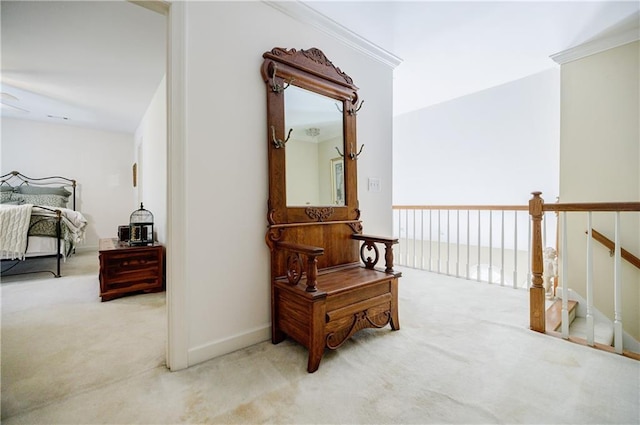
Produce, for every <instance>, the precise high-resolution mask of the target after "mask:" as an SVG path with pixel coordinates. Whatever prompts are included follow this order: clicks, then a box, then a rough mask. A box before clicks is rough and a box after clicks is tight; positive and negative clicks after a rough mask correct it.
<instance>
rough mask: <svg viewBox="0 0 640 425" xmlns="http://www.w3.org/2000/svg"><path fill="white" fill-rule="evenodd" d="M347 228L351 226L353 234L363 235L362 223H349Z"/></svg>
mask: <svg viewBox="0 0 640 425" xmlns="http://www.w3.org/2000/svg"><path fill="white" fill-rule="evenodd" d="M347 226H349V227H350V228H351V230H353V233H362V223H360V222H355V223H354V222H351V223H347Z"/></svg>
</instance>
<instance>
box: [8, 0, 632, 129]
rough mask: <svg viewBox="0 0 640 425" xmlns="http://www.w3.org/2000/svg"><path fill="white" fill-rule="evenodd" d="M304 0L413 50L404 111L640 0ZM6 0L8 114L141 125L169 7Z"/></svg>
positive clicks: (530, 59) (583, 33) (476, 83)
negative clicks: (159, 10) (157, 9)
mask: <svg viewBox="0 0 640 425" xmlns="http://www.w3.org/2000/svg"><path fill="white" fill-rule="evenodd" d="M304 3H306V4H307V5H309V6H310V7H312V8H314V9H316V10H317V11H319V12H320V13H322V14H324V15H326V16H327V17H329V18H331V19H332V20H334V21H336V22H337V23H339V24H341V25H342V26H344V27H346V28H348V29H350V30H351V31H353V32H355V33H357V34H359V35H360V36H362V37H363V38H365V39H367V40H369V41H370V42H372V43H374V44H376V45H378V46H380V47H381V48H383V49H385V50H387V51H389V52H391V53H393V54H394V55H396V56H399V57H400V58H402V59H403V62H402V64H400V66H398V67H397V68H396V70H395V71H394V113H395V114H396V115H398V114H402V113H406V112H409V111H412V110H416V109H419V108H424V107H427V106H430V105H434V104H437V103H440V102H444V101H447V100H450V99H454V98H457V97H460V96H464V95H467V94H470V93H474V92H477V91H480V90H484V89H487V88H490V87H494V86H497V85H500V84H504V83H506V82H509V81H513V80H517V79H520V78H524V77H527V76H529V75H533V74H535V73H538V72H541V71H544V70H547V69H550V68H553V67H556V66H557V65H556V64H555V63H554V62H553V61H552V60H551V59H550V58H549V56H550V55H552V54H554V53H557V52H559V51H562V50H565V49H567V48H570V47H573V46H575V45H577V44H580V43H582V42H584V41H587V40H589V39H590V38H592V37H594V36H595V35H597V34H598V33H600V32H602V31H603V30H605V29H606V28H609V27H611V26H613V25H616V24H617V23H619V22H621V21H623V20H625V18H627V19H628V18H629V17H630V16H632V15H633V14H634V13H637V12H638V10H639V7H640V6H639V3H638V2H637V1H621V2H614V1H588V2H582V1H566V2H558V1H535V2H525V1H509V2H506V1H505V2H485V1H466V2H464V1H408V2H400V1H367V2H365V1H314V0H310V1H305V2H304ZM0 8H1V9H0V12H1V25H2V26H1V31H2V40H1V48H2V58H1V67H2V69H1V71H2V76H1V82H2V90H1V92H2V93H3V94H2V98H1V99H0V100H1V101H2V114H3V115H4V116H12V117H21V118H26V119H36V120H49V121H52V120H53V121H55V122H63V123H66V124H70V125H80V126H85V127H92V128H98V129H106V130H112V131H120V132H126V133H133V132H134V131H135V129H136V127H137V125H138V123H139V121H140V119H141V117H142V115H143V114H144V112H145V109H146V107H147V105H148V103H149V101H150V100H151V97H152V96H153V94H154V92H155V90H156V89H157V87H158V84H159V83H160V81H161V79H162V77H163V75H164V72H165V64H166V59H165V57H166V44H165V43H166V41H165V40H166V34H165V31H166V29H165V27H166V22H165V19H166V18H165V17H164V16H163V15H161V14H159V13H156V12H152V11H150V10H147V9H144V8H142V7H140V6H137V5H135V4H132V3H129V2H125V1H97V2H96V1H73V2H57V1H46V2H44V1H6V0H3V1H2V2H0ZM293 47H296V46H293ZM297 47H301V48H304V47H309V46H297ZM258 54H259V53H258ZM65 117H66V119H65Z"/></svg>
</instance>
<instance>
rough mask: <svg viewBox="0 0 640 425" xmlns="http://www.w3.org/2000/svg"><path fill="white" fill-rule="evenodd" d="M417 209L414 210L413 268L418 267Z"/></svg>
mask: <svg viewBox="0 0 640 425" xmlns="http://www.w3.org/2000/svg"><path fill="white" fill-rule="evenodd" d="M416 255H417V252H416V210H413V268H414V269H415V268H416Z"/></svg>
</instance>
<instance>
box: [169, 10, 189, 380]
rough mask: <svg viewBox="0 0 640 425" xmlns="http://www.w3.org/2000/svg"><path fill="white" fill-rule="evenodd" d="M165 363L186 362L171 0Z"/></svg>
mask: <svg viewBox="0 0 640 425" xmlns="http://www.w3.org/2000/svg"><path fill="white" fill-rule="evenodd" d="M167 29H168V35H167V136H168V140H167V205H168V207H167V247H166V249H167V256H166V265H167V271H166V273H167V275H166V276H167V321H168V324H167V327H168V335H167V366H168V367H169V369H171V370H172V371H176V370H181V369H186V368H187V367H188V366H189V360H188V349H189V337H188V335H189V332H188V329H189V328H188V323H187V311H188V308H187V307H188V306H187V282H188V273H187V270H186V267H185V264H186V256H187V243H186V240H185V235H186V234H187V231H186V230H187V229H186V222H187V221H186V219H185V210H184V205H185V198H186V193H185V188H186V181H185V180H186V165H185V161H186V160H185V155H186V149H185V143H186V126H185V123H186V117H185V111H186V105H185V103H186V100H185V93H186V87H185V86H186V81H185V75H186V69H185V68H186V64H185V54H186V34H185V31H186V10H185V3H184V2H180V1H175V2H172V3H171V7H170V9H169V11H168V13H167Z"/></svg>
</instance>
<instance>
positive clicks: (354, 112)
mask: <svg viewBox="0 0 640 425" xmlns="http://www.w3.org/2000/svg"><path fill="white" fill-rule="evenodd" d="M362 105H364V100H363V101H361V102H360V103H356V104H355V105H354V106H352V107H351V108H349V110H348V111H347V112H349V115H358V111H359V110H360V109H362ZM360 150H362V149H360Z"/></svg>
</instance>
